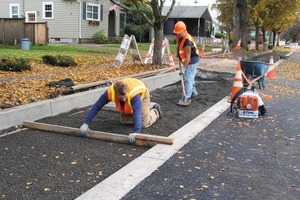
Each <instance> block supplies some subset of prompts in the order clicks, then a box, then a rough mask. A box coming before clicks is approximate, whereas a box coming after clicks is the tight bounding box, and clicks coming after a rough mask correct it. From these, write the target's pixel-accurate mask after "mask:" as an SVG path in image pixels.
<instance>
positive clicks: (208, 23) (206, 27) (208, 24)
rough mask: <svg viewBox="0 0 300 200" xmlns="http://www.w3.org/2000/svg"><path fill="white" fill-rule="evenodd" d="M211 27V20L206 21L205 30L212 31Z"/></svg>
mask: <svg viewBox="0 0 300 200" xmlns="http://www.w3.org/2000/svg"><path fill="white" fill-rule="evenodd" d="M210 30H211V28H210V22H209V21H206V22H205V31H210Z"/></svg>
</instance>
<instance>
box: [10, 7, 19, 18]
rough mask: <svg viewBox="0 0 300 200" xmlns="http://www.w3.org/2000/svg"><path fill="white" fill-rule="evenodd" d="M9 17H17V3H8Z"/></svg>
mask: <svg viewBox="0 0 300 200" xmlns="http://www.w3.org/2000/svg"><path fill="white" fill-rule="evenodd" d="M9 9H10V12H9V13H10V18H19V4H10V5H9Z"/></svg>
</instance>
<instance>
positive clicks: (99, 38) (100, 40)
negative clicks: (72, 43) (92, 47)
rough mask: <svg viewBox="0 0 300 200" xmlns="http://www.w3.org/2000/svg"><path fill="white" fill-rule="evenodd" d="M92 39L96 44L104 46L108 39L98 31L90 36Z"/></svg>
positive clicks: (102, 32)
mask: <svg viewBox="0 0 300 200" xmlns="http://www.w3.org/2000/svg"><path fill="white" fill-rule="evenodd" d="M92 39H93V40H94V42H95V43H96V44H105V43H106V42H107V40H108V37H107V36H106V35H105V34H104V31H99V32H97V33H95V34H94V35H93V36H92Z"/></svg>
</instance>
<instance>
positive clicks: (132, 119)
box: [80, 78, 162, 143]
mask: <svg viewBox="0 0 300 200" xmlns="http://www.w3.org/2000/svg"><path fill="white" fill-rule="evenodd" d="M110 101H112V102H114V103H115V104H116V108H117V110H119V111H120V113H121V120H120V121H121V124H134V133H131V134H129V136H128V140H129V142H130V143H134V142H135V136H136V134H139V133H141V130H142V127H143V128H147V127H150V126H151V125H152V124H153V123H155V122H156V121H157V120H158V119H159V118H161V117H162V111H161V108H160V105H159V104H154V105H153V107H152V108H151V109H150V93H149V90H148V89H147V87H146V85H145V84H144V83H143V82H142V81H140V80H138V79H136V78H125V79H122V80H119V81H117V82H116V83H114V84H112V85H111V86H110V87H109V88H108V89H107V91H105V92H104V93H103V94H102V95H101V96H100V98H99V99H98V100H97V102H96V103H95V104H94V106H93V107H92V108H91V110H90V111H89V113H88V115H87V117H86V119H85V120H84V123H83V125H82V126H81V127H80V135H82V136H85V135H86V134H87V131H88V130H89V124H90V123H91V122H92V120H93V118H94V117H95V116H96V115H97V114H98V112H99V111H100V110H101V109H102V107H103V106H104V105H106V104H107V103H108V102H110Z"/></svg>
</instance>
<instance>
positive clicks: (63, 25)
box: [0, 0, 125, 43]
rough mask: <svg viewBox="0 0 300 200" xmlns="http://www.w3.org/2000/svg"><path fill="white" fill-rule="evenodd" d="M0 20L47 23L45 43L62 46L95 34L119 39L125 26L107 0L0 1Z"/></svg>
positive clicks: (115, 7) (116, 10) (119, 14)
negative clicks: (122, 27)
mask: <svg viewBox="0 0 300 200" xmlns="http://www.w3.org/2000/svg"><path fill="white" fill-rule="evenodd" d="M0 18H25V21H26V22H28V23H34V22H47V26H48V38H49V41H51V42H54V41H55V42H63V43H79V42H82V41H84V40H87V39H91V37H92V36H93V35H94V34H95V33H96V32H99V31H103V32H104V34H105V35H107V36H111V37H114V36H119V32H120V24H125V14H124V13H122V12H121V11H120V9H119V8H118V7H117V6H116V5H113V4H112V3H111V2H110V1H109V0H85V1H83V0H42V1H41V0H30V1H29V0H1V1H0ZM120 22H121V23H120ZM0 29H1V27H0Z"/></svg>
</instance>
